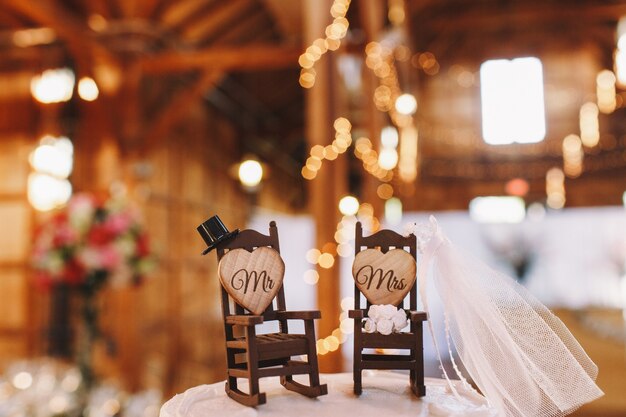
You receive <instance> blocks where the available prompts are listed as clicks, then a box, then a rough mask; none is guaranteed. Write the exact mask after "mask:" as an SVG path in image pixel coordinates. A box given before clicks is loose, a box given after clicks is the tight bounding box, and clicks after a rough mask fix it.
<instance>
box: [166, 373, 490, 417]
mask: <svg viewBox="0 0 626 417" xmlns="http://www.w3.org/2000/svg"><path fill="white" fill-rule="evenodd" d="M302 378H304V379H302V382H306V381H307V380H306V378H307V377H306V376H303V377H302ZM294 379H299V378H298V377H295V378H294ZM320 379H321V382H322V383H325V384H328V395H323V396H321V397H317V398H314V399H312V398H308V397H305V396H302V395H300V394H297V393H295V392H292V391H288V390H286V389H285V388H284V387H283V386H281V385H280V382H279V378H278V377H272V378H262V379H261V380H260V388H261V392H265V393H267V403H266V404H263V405H260V406H258V407H256V408H250V407H246V406H243V405H241V404H239V403H237V402H235V401H233V400H231V399H230V398H228V397H227V396H226V393H225V392H224V382H218V383H216V384H211V385H200V386H198V387H194V388H191V389H189V390H187V391H185V392H184V393H182V394H178V395H176V396H174V397H173V398H172V399H170V400H169V401H168V402H166V403H165V404H164V405H163V407H162V408H161V413H160V417H212V416H220V417H254V416H272V417H293V416H297V417H309V416H310V417H327V416H328V417H338V416H355V417H382V416H392V417H405V416H406V417H409V416H410V417H417V416H419V417H429V416H437V417H444V416H454V417H466V416H467V417H483V416H485V417H487V416H488V417H495V416H496V415H497V413H496V411H495V410H494V409H492V408H489V406H488V405H487V401H486V400H485V398H484V397H482V396H480V395H478V394H476V393H473V392H468V391H466V390H464V389H463V387H462V386H461V384H455V387H456V388H457V389H458V393H459V395H460V396H461V397H460V398H457V397H456V396H454V395H453V394H452V392H451V391H450V388H449V387H448V386H447V383H446V382H445V381H444V380H440V379H433V378H426V396H425V397H423V398H417V397H415V396H414V395H413V394H412V393H411V390H410V388H409V381H408V375H406V374H400V373H393V372H388V371H364V372H363V394H361V395H360V396H358V397H357V396H356V395H354V394H353V393H352V373H342V374H322V375H320ZM241 381H242V382H244V380H241ZM242 385H244V384H242ZM244 389H245V386H244Z"/></svg>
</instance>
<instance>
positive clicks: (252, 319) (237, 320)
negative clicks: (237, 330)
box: [226, 316, 263, 326]
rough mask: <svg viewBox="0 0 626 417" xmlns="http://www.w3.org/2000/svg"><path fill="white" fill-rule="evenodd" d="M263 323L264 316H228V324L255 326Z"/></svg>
mask: <svg viewBox="0 0 626 417" xmlns="http://www.w3.org/2000/svg"><path fill="white" fill-rule="evenodd" d="M261 323H263V316H226V324H236V325H239V326H254V325H255V324H261Z"/></svg>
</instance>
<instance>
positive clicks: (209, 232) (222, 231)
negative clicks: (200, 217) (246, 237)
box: [198, 215, 239, 255]
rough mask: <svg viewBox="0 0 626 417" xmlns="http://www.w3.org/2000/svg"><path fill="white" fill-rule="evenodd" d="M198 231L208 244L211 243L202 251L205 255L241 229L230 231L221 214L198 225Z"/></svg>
mask: <svg viewBox="0 0 626 417" xmlns="http://www.w3.org/2000/svg"><path fill="white" fill-rule="evenodd" d="M198 233H200V236H202V239H204V241H205V242H206V244H207V245H209V247H208V248H206V249H205V250H204V251H203V252H202V254H203V255H206V254H207V253H209V252H211V251H212V250H213V249H214V248H215V247H216V246H217V245H218V244H220V243H222V242H224V241H225V240H228V239H231V238H233V237H235V236H237V233H239V229H236V230H235V231H233V232H229V231H228V229H227V228H226V226H224V223H222V220H220V218H219V216H217V215H215V216H213V217H211V218H210V219H208V220H207V221H205V222H204V223H202V224H201V225H200V226H198Z"/></svg>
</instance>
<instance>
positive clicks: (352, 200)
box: [339, 195, 359, 216]
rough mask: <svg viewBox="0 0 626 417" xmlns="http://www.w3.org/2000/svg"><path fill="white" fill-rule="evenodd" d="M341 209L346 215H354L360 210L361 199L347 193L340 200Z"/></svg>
mask: <svg viewBox="0 0 626 417" xmlns="http://www.w3.org/2000/svg"><path fill="white" fill-rule="evenodd" d="M339 211H340V212H341V214H343V215H344V216H353V215H355V214H356V213H357V212H358V211H359V200H357V199H356V197H353V196H351V195H347V196H345V197H343V198H342V199H341V200H339Z"/></svg>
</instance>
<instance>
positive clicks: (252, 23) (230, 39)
mask: <svg viewBox="0 0 626 417" xmlns="http://www.w3.org/2000/svg"><path fill="white" fill-rule="evenodd" d="M266 23H267V16H266V14H265V13H263V11H261V10H259V11H256V12H255V13H252V14H250V15H248V16H247V17H245V18H243V19H242V20H241V21H240V23H239V24H238V25H237V26H231V27H230V28H229V29H228V30H226V31H224V32H222V33H220V34H219V35H218V36H217V37H215V38H214V39H213V41H212V42H211V45H213V46H218V45H227V44H231V45H232V44H240V43H242V42H241V39H242V38H244V39H247V38H248V37H249V36H250V34H251V33H257V32H258V30H259V27H261V26H263V25H264V24H266Z"/></svg>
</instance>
